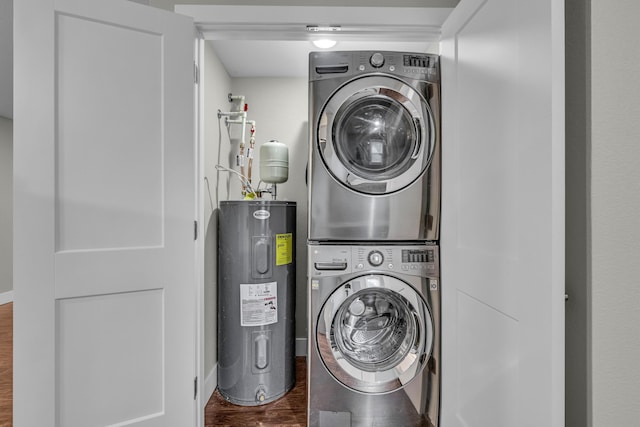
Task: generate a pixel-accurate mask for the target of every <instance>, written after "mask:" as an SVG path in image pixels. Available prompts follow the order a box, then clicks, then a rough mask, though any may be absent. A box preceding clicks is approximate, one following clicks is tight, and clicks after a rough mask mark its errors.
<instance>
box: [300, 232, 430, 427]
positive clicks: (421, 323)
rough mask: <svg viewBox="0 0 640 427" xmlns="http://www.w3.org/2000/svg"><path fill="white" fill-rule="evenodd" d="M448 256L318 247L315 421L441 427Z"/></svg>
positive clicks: (424, 248)
mask: <svg viewBox="0 0 640 427" xmlns="http://www.w3.org/2000/svg"><path fill="white" fill-rule="evenodd" d="M438 266H439V253H438V246H437V245H435V244H425V245H407V246H394V245H384V246H381V245H357V246H351V245H322V244H316V245H313V244H312V245H309V335H310V340H309V349H308V360H307V369H308V395H309V399H308V408H307V409H308V410H307V414H308V425H309V426H310V427H314V426H322V427H351V426H359V427H365V426H366V427H369V426H374V425H375V426H389V427H397V426H406V427H409V426H428V427H437V426H438V416H439V406H440V283H439V268H438Z"/></svg>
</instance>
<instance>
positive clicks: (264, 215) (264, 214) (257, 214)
mask: <svg viewBox="0 0 640 427" xmlns="http://www.w3.org/2000/svg"><path fill="white" fill-rule="evenodd" d="M270 216H271V214H270V213H269V211H265V210H263V209H261V210H259V211H254V212H253V217H254V218H255V219H260V220H263V219H269V217H270Z"/></svg>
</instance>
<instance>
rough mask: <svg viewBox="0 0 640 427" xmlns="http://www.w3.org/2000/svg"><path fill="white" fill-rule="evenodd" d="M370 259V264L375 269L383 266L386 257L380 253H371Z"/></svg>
mask: <svg viewBox="0 0 640 427" xmlns="http://www.w3.org/2000/svg"><path fill="white" fill-rule="evenodd" d="M368 259H369V264H371V265H372V266H374V267H378V266H380V265H382V263H383V262H384V256H382V252H380V251H371V252H369V257H368Z"/></svg>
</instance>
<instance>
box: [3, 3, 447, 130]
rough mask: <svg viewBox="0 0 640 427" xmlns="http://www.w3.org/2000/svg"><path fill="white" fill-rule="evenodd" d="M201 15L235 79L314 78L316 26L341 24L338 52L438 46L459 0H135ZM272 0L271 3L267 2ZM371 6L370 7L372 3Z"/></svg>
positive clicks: (6, 55) (6, 73) (8, 89)
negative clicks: (310, 63)
mask: <svg viewBox="0 0 640 427" xmlns="http://www.w3.org/2000/svg"><path fill="white" fill-rule="evenodd" d="M13 1H15V0H0V116H3V117H9V118H12V117H13V20H12V17H13ZM133 1H136V2H138V3H143V4H147V5H151V6H156V7H160V8H165V9H170V10H172V9H174V7H175V10H176V12H178V13H182V14H186V15H190V16H192V17H193V18H194V20H195V21H196V23H198V27H199V28H200V29H201V31H202V32H203V34H204V37H205V38H206V39H207V40H208V42H209V43H211V44H212V46H213V48H214V50H215V51H216V53H217V55H218V56H219V58H220V60H221V61H222V63H223V64H224V66H225V67H226V69H227V71H228V72H229V74H230V75H231V76H232V77H306V76H307V58H308V54H309V52H310V51H312V50H318V49H317V48H315V47H314V46H313V45H312V44H311V40H312V39H314V38H318V37H320V36H322V35H323V34H322V32H315V33H311V32H309V31H308V30H307V26H308V25H319V26H327V25H333V26H338V27H339V28H340V31H337V32H335V31H334V32H331V35H332V36H333V38H335V39H336V40H337V41H338V44H337V45H336V46H335V47H334V48H332V49H331V50H395V51H410V52H434V53H437V51H438V43H437V42H438V40H439V37H440V26H441V25H442V22H444V20H445V19H446V18H447V16H448V15H449V13H450V12H451V11H452V10H453V7H454V6H455V5H456V4H457V3H458V0H395V1H394V0H335V1H334V0H322V1H321V0H318V1H314V0H270V1H264V0H259V1H258V0H255V1H254V0H243V2H242V3H243V5H240V6H239V5H237V2H236V3H235V4H225V3H230V2H231V1H227V0H177V1H176V0H173V1H172V0H133ZM265 3H268V4H270V6H265V5H264V4H265ZM369 5H370V6H369Z"/></svg>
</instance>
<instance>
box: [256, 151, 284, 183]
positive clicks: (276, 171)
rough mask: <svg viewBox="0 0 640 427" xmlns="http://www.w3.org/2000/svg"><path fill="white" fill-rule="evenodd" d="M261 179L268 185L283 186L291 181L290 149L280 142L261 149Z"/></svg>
mask: <svg viewBox="0 0 640 427" xmlns="http://www.w3.org/2000/svg"><path fill="white" fill-rule="evenodd" d="M260 179H261V180H262V181H264V182H266V183H268V184H281V183H283V182H286V181H287V179H289V149H288V148H287V146H286V145H284V144H283V143H281V142H278V141H269V142H266V143H264V144H262V146H261V147H260Z"/></svg>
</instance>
